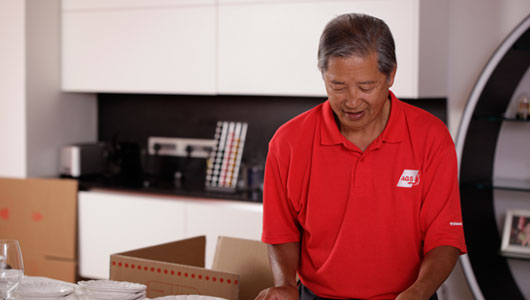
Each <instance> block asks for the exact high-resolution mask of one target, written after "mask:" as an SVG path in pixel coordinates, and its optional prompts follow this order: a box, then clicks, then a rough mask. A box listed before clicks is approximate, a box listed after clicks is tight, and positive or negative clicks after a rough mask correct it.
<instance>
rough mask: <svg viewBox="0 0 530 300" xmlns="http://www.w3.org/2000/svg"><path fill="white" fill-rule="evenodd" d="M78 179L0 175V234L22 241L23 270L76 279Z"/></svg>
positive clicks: (0, 236) (56, 277)
mask: <svg viewBox="0 0 530 300" xmlns="http://www.w3.org/2000/svg"><path fill="white" fill-rule="evenodd" d="M76 216H77V181H76V180H70V179H41V178H29V179H15V178H0V238H2V239H16V240H18V241H19V242H20V247H21V249H22V259H23V261H24V273H25V274H26V275H31V276H45V277H50V278H54V279H59V280H64V281H69V282H74V281H75V280H76V266H77V246H76V244H77V242H76V241H77V217H76Z"/></svg>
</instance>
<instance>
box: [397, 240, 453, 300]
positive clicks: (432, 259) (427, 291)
mask: <svg viewBox="0 0 530 300" xmlns="http://www.w3.org/2000/svg"><path fill="white" fill-rule="evenodd" d="M459 255H460V250H458V249H457V248H455V247H451V246H440V247H436V248H434V249H432V250H431V251H429V252H427V253H426V254H425V257H424V258H423V261H422V263H421V266H420V272H419V274H418V279H417V280H416V281H415V282H414V283H413V284H412V285H411V286H410V287H409V288H408V289H406V290H405V291H404V292H402V293H401V294H399V296H398V297H397V298H396V300H420V299H421V300H427V299H429V298H430V297H431V296H432V295H434V293H435V292H436V290H437V289H438V288H439V287H440V285H442V283H443V282H444V281H445V280H446V279H447V277H448V276H449V274H451V271H452V270H453V268H454V266H455V264H456V260H457V259H458V256H459Z"/></svg>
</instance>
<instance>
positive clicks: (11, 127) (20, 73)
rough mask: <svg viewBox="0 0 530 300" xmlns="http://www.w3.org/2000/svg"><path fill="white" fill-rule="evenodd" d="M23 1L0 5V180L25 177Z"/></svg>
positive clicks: (9, 0) (0, 3)
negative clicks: (6, 177) (0, 44)
mask: <svg viewBox="0 0 530 300" xmlns="http://www.w3.org/2000/svg"><path fill="white" fill-rule="evenodd" d="M24 9H25V4H24V1H20V0H3V1H0V41H2V46H1V47H0V141H1V143H0V144H1V145H2V147H0V176H10V177H24V176H25V175H26V162H25V157H26V140H25V134H24V133H25V113H24V112H25V102H24V99H25V90H24V87H25V85H24V76H25V70H24V68H25V61H24V48H25V43H24V26H25V25H24Z"/></svg>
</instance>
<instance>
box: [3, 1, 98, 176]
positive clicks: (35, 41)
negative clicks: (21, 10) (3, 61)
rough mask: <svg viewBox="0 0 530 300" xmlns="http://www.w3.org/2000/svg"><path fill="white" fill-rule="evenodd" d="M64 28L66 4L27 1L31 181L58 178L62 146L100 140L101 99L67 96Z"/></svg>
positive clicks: (27, 103) (84, 95) (77, 94)
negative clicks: (63, 88) (63, 7)
mask: <svg viewBox="0 0 530 300" xmlns="http://www.w3.org/2000/svg"><path fill="white" fill-rule="evenodd" d="M18 1H20V0H18ZM21 2H23V1H21ZM60 22H61V1H60V0H46V1H43V0H26V32H25V33H26V41H27V42H26V62H27V64H26V125H27V131H26V139H27V140H26V144H27V158H26V159H27V176H28V177H40V176H57V175H58V170H59V151H60V148H61V146H63V145H66V144H70V143H75V142H93V141H96V139H97V100H96V95H95V94H80V93H63V92H61V74H60V70H61V59H60V57H61V56H60V55H61V53H60V52H61V47H60V46H61V40H60V38H61V35H60V33H61V32H60V28H61V23H60ZM0 158H1V157H0Z"/></svg>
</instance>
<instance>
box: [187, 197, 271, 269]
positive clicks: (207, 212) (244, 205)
mask: <svg viewBox="0 0 530 300" xmlns="http://www.w3.org/2000/svg"><path fill="white" fill-rule="evenodd" d="M186 215H187V218H186V234H187V235H188V236H190V237H191V236H198V235H206V266H207V267H211V266H212V263H213V257H214V254H215V247H216V245H217V238H218V237H219V236H221V235H223V236H231V237H237V238H244V239H251V240H261V230H262V218H263V205H262V204H261V203H253V202H242V201H226V200H196V199H191V200H189V201H187V206H186Z"/></svg>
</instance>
